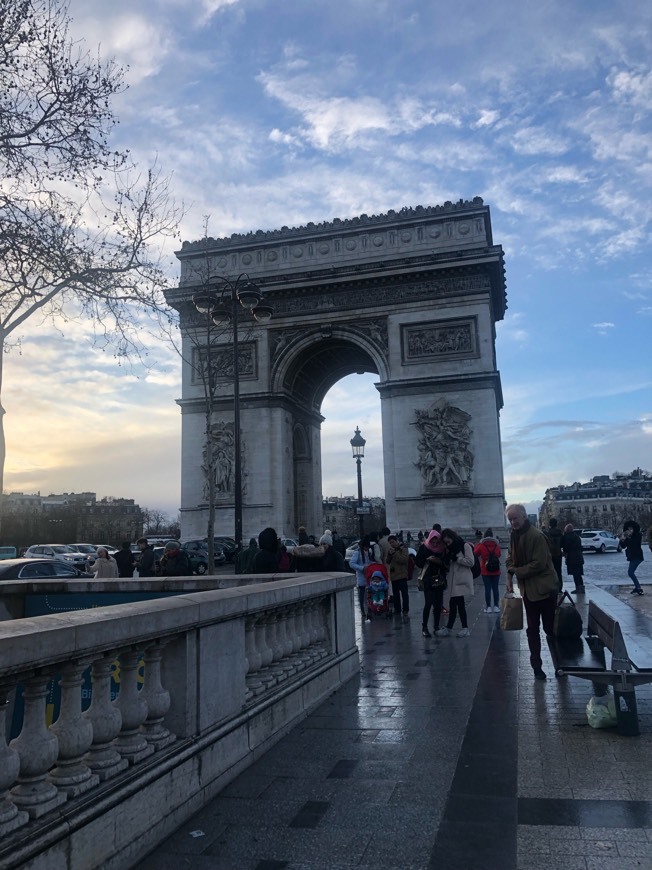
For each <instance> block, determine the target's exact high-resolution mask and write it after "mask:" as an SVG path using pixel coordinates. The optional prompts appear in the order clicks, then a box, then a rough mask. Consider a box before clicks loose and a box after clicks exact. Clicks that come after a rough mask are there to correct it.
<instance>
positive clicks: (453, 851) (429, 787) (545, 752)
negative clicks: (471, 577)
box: [138, 566, 652, 870]
mask: <svg viewBox="0 0 652 870" xmlns="http://www.w3.org/2000/svg"><path fill="white" fill-rule="evenodd" d="M621 567H622V566H621ZM601 585H602V586H603V587H604V585H605V584H604V583H603V584H601ZM646 592H648V593H652V588H651V587H649V586H648V587H647V589H646ZM589 594H590V591H589ZM601 594H604V591H603V590H601ZM650 597H651V598H652V594H651V595H650ZM636 598H638V596H636ZM410 600H411V604H412V611H411V612H412V618H411V619H410V620H407V621H404V620H402V619H400V618H397V617H394V618H391V619H388V620H385V619H378V620H376V621H374V622H372V623H370V624H362V625H358V627H357V629H358V645H359V648H360V655H361V670H360V674H359V676H358V677H356V678H354V679H353V680H351V681H350V682H349V683H348V684H347V685H346V686H344V687H343V688H342V689H340V690H339V691H338V692H336V693H335V694H334V695H332V696H331V697H330V698H329V699H328V700H327V701H326V702H325V703H323V704H322V705H321V706H320V707H319V708H318V709H317V710H316V711H315V712H314V713H313V714H312V715H311V716H309V717H308V718H307V719H305V720H304V721H303V722H302V723H301V724H300V725H299V726H298V727H297V728H295V729H294V730H293V731H292V732H291V733H290V734H289V735H287V736H286V737H285V738H284V739H283V740H281V741H280V742H279V743H278V744H277V745H276V746H274V747H273V748H272V749H270V750H269V751H268V752H267V753H266V755H265V756H264V757H263V758H261V759H260V760H259V761H257V762H256V763H254V764H253V765H252V766H251V767H250V768H249V769H248V770H246V771H245V772H244V773H242V774H241V775H240V776H238V777H237V778H236V779H235V780H234V781H233V782H232V783H231V784H230V785H229V786H227V787H226V788H225V789H224V790H223V791H222V792H221V794H220V795H219V796H218V797H217V798H215V799H214V800H212V801H211V802H210V803H209V804H207V805H206V806H205V807H204V808H203V809H202V810H201V811H200V812H199V813H197V814H196V815H194V816H193V817H192V818H191V819H190V820H189V821H188V822H187V823H186V824H184V825H183V826H182V827H181V828H179V829H178V830H177V831H175V833H174V834H172V835H171V836H170V837H169V838H168V839H167V840H166V841H165V842H164V843H162V844H161V845H160V846H159V847H158V848H157V849H156V850H155V851H154V852H153V853H152V854H151V855H149V856H148V857H147V858H146V859H145V860H144V861H142V862H140V864H139V865H138V867H139V868H140V870H167V868H174V870H180V868H185V867H188V868H192V870H204V868H206V870H249V868H251V870H281V868H288V870H326V868H328V870H338V868H341V870H344V868H348V870H350V868H372V867H373V868H375V870H383V868H401V870H410V868H415V870H426V868H439V870H458V868H459V870H538V868H545V870H552V868H555V870H565V868H568V870H576V868H577V870H610V868H612V867H613V868H616V867H617V868H618V870H629V868H648V870H650V868H652V779H651V777H650V775H649V774H650V771H651V770H652V688H651V687H650V686H643V687H641V688H639V689H638V690H637V700H638V707H639V718H640V723H641V732H642V733H641V735H640V736H639V737H634V738H632V737H621V736H619V735H618V734H616V733H615V731H612V730H607V731H595V730H594V729H592V728H590V727H589V726H588V725H587V721H586V712H585V707H586V703H587V701H588V699H589V697H590V695H591V684H590V683H589V682H587V681H584V680H579V679H572V678H566V679H562V680H557V679H554V678H553V677H552V674H553V668H552V663H551V662H550V660H549V658H548V651H547V648H546V644H545V643H544V644H543V656H544V659H545V661H544V668H545V669H546V670H547V671H548V674H549V677H550V678H549V679H548V680H547V681H546V682H538V681H535V680H533V678H532V671H531V668H530V666H529V654H528V650H527V643H526V638H525V633H524V632H520V633H519V632H501V631H500V628H499V627H498V624H497V619H496V617H495V616H492V615H487V614H484V613H483V612H482V606H483V603H484V601H483V596H482V594H481V591H480V589H479V588H478V587H476V594H475V597H474V599H473V601H472V602H471V604H470V606H469V608H468V610H469V625H470V627H471V635H470V637H468V638H457V637H455V636H454V635H453V636H451V637H447V638H432V639H424V638H423V637H422V636H421V619H420V610H421V596H420V594H419V593H418V592H417V591H416V589H414V590H411V594H410ZM623 600H625V599H624V598H623ZM638 612H639V613H640V610H639V611H638ZM644 618H645V617H643V616H642V619H644ZM640 625H641V626H642V630H648V631H649V627H650V626H652V621H650V620H648V621H647V622H641V623H640Z"/></svg>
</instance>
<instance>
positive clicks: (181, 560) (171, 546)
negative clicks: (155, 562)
mask: <svg viewBox="0 0 652 870" xmlns="http://www.w3.org/2000/svg"><path fill="white" fill-rule="evenodd" d="M191 574H192V565H191V564H190V556H189V555H188V553H186V551H185V550H182V549H181V545H180V544H179V542H178V541H168V542H167V544H166V545H165V550H164V551H163V556H162V557H161V576H162V577H190V575H191Z"/></svg>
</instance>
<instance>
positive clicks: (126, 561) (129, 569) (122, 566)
mask: <svg viewBox="0 0 652 870" xmlns="http://www.w3.org/2000/svg"><path fill="white" fill-rule="evenodd" d="M113 558H114V559H115V561H116V563H117V565H118V577H133V576H134V565H135V564H136V557H135V556H134V554H133V553H132V552H131V544H130V543H129V541H123V542H122V545H121V546H120V549H119V550H118V551H117V552H116V554H115V555H114V557H113Z"/></svg>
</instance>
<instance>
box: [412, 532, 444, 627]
mask: <svg viewBox="0 0 652 870" xmlns="http://www.w3.org/2000/svg"><path fill="white" fill-rule="evenodd" d="M414 561H415V563H416V566H417V568H419V569H420V572H421V573H420V574H419V580H418V583H419V588H420V589H421V591H422V592H423V614H422V616H421V634H422V635H423V636H424V637H432V635H431V634H430V631H429V630H428V622H429V620H430V611H431V610H432V611H433V612H434V618H435V627H434V632H435V634H439V621H440V619H441V614H442V610H443V606H444V590H445V589H446V564H447V562H446V545H445V544H444V542H443V541H442V539H441V535H440V534H439V532H437V531H435V530H434V529H433V530H432V531H431V532H430V534H429V535H428V537H427V538H426V539H425V541H424V542H423V544H421V546H420V547H419V549H418V550H417V554H416V556H415V558H414Z"/></svg>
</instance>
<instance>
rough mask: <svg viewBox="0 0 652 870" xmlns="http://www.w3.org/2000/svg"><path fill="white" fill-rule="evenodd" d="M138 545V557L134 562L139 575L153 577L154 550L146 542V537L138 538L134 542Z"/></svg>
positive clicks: (154, 566) (154, 565)
mask: <svg viewBox="0 0 652 870" xmlns="http://www.w3.org/2000/svg"><path fill="white" fill-rule="evenodd" d="M136 543H137V544H138V546H139V547H140V557H139V559H138V562H137V563H136V567H137V568H138V576H139V577H154V576H155V574H156V571H155V568H156V557H155V556H154V550H153V548H152V547H150V545H149V544H148V543H147V538H139V539H138V541H137V542H136Z"/></svg>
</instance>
